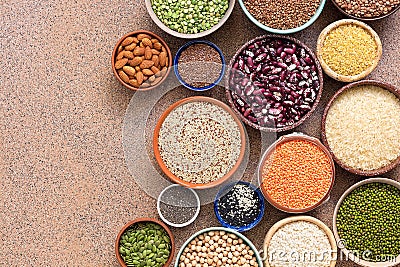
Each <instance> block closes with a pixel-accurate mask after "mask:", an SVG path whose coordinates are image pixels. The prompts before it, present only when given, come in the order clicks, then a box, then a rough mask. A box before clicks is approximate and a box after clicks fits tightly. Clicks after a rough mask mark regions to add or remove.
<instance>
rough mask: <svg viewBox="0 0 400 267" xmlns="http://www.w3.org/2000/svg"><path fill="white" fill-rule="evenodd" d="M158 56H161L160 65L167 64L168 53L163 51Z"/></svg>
mask: <svg viewBox="0 0 400 267" xmlns="http://www.w3.org/2000/svg"><path fill="white" fill-rule="evenodd" d="M158 57H159V58H160V65H161V66H162V67H164V66H165V65H166V64H167V53H165V52H161V53H160V55H159V56H158Z"/></svg>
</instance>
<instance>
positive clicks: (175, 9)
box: [151, 0, 229, 34]
mask: <svg viewBox="0 0 400 267" xmlns="http://www.w3.org/2000/svg"><path fill="white" fill-rule="evenodd" d="M151 6H152V8H153V11H154V13H155V14H156V15H157V17H158V18H159V19H160V20H161V21H162V22H163V23H164V24H165V25H166V26H167V27H168V28H170V29H172V30H174V31H177V32H180V33H191V34H194V33H199V32H203V31H206V30H209V29H211V28H212V27H213V26H214V25H216V24H218V22H219V21H220V20H221V19H222V18H223V16H224V15H225V13H226V11H227V10H228V7H229V1H228V0H213V1H209V0H184V1H181V0H168V1H165V0H152V1H151Z"/></svg>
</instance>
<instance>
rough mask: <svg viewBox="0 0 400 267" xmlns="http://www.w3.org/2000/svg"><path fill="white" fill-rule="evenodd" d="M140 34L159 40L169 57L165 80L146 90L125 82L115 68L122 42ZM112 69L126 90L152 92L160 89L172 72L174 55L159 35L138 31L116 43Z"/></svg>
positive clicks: (112, 57) (126, 35)
mask: <svg viewBox="0 0 400 267" xmlns="http://www.w3.org/2000/svg"><path fill="white" fill-rule="evenodd" d="M140 33H144V34H148V35H150V36H151V37H153V38H155V39H157V40H158V41H159V42H160V43H161V44H162V45H163V46H164V47H165V49H166V50H167V55H168V68H167V72H166V73H165V75H164V76H163V78H162V79H161V81H160V82H159V83H157V84H156V85H154V86H149V87H146V88H140V87H139V88H137V87H134V86H132V85H130V84H128V83H126V82H124V81H123V80H122V79H121V77H119V75H118V73H117V70H116V68H115V61H116V59H115V58H116V57H117V54H118V48H119V46H120V45H121V43H122V41H123V40H124V39H125V38H126V37H129V36H136V35H137V34H140ZM111 67H112V70H113V72H114V75H115V77H116V78H117V80H118V81H119V82H120V83H121V84H122V85H123V86H125V87H126V88H128V89H131V90H133V91H146V90H151V89H154V88H156V87H158V86H159V85H160V84H162V83H163V82H164V81H165V79H166V78H167V77H168V75H169V72H170V71H171V67H172V53H171V50H170V48H169V46H168V45H167V43H166V42H165V41H164V40H163V39H162V38H161V37H160V36H158V35H157V34H155V33H153V32H150V31H146V30H137V31H133V32H130V33H127V34H125V35H124V36H122V38H121V39H119V41H118V42H117V43H116V45H115V47H114V50H113V52H112V55H111Z"/></svg>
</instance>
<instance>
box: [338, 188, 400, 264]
mask: <svg viewBox="0 0 400 267" xmlns="http://www.w3.org/2000/svg"><path fill="white" fill-rule="evenodd" d="M336 224H337V230H338V234H339V236H340V238H341V239H343V240H344V242H343V244H345V247H346V248H347V249H348V250H351V251H353V252H354V253H356V252H358V253H359V254H358V255H366V256H368V258H366V259H364V260H368V261H372V262H376V261H386V260H382V259H385V257H386V259H389V258H390V256H391V257H392V258H393V256H394V257H397V256H398V255H400V190H399V189H398V188H396V187H394V186H392V185H389V184H383V183H369V184H365V185H362V186H360V187H358V188H356V189H354V190H353V191H352V192H351V193H350V194H349V195H348V196H347V197H346V198H345V199H344V200H343V202H342V204H341V205H340V208H339V212H338V215H337V222H336ZM364 251H369V252H370V254H366V253H363V252H364Z"/></svg>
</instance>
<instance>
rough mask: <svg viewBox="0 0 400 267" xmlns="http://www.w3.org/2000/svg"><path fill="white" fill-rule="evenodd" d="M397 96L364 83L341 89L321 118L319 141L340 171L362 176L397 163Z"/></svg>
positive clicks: (383, 86)
mask: <svg viewBox="0 0 400 267" xmlns="http://www.w3.org/2000/svg"><path fill="white" fill-rule="evenodd" d="M399 125H400V93H399V90H398V89H396V88H395V87H394V86H392V85H390V84H388V83H384V82H379V81H374V80H364V81H359V82H354V83H351V84H348V85H346V86H344V87H343V88H341V89H340V90H339V91H338V92H336V94H335V95H334V96H333V97H332V98H331V100H330V101H329V102H328V104H327V106H326V108H325V111H324V115H323V118H322V141H323V143H324V144H325V146H326V147H327V148H328V150H329V151H330V153H331V154H332V157H333V159H334V160H335V162H336V163H337V164H339V166H341V167H342V168H343V169H345V170H347V171H349V172H351V173H354V174H357V175H364V176H375V175H380V174H383V173H386V172H388V171H390V170H391V169H393V168H395V167H396V166H397V165H398V164H399V163H400V128H399Z"/></svg>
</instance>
